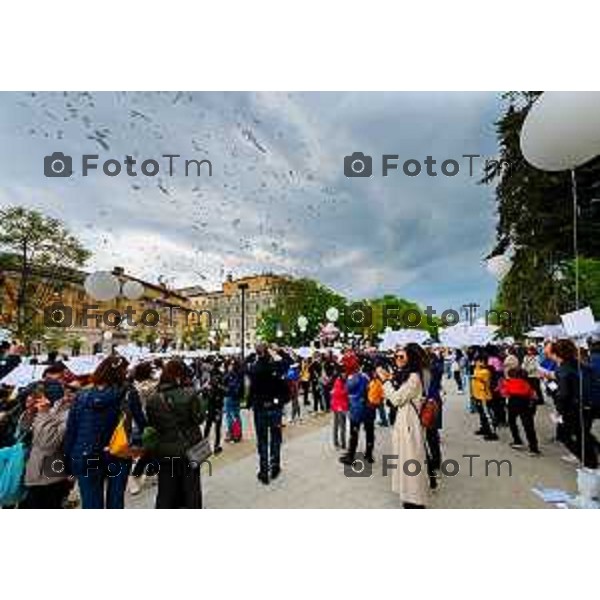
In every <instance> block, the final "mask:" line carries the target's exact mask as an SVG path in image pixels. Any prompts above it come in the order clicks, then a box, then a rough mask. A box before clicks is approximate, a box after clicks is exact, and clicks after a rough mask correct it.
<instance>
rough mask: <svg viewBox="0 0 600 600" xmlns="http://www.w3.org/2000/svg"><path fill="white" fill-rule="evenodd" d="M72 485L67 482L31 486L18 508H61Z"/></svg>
mask: <svg viewBox="0 0 600 600" xmlns="http://www.w3.org/2000/svg"><path fill="white" fill-rule="evenodd" d="M71 487H73V484H72V483H71V482H70V481H68V480H61V481H57V482H56V483H51V484H49V485H32V486H29V487H28V488H27V496H26V497H25V499H24V500H23V502H21V503H20V504H19V508H62V507H63V503H64V501H65V500H66V498H67V496H68V495H69V492H70V491H71Z"/></svg>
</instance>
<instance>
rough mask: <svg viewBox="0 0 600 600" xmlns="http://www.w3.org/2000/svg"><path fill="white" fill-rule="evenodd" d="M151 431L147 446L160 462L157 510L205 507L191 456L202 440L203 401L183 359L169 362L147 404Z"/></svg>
mask: <svg viewBox="0 0 600 600" xmlns="http://www.w3.org/2000/svg"><path fill="white" fill-rule="evenodd" d="M146 412H147V415H148V428H147V430H146V431H145V432H144V447H145V448H146V449H147V451H148V452H149V453H150V456H152V458H155V459H157V460H158V461H159V464H160V470H159V472H158V492H157V494H156V502H155V506H156V508H160V509H162V508H189V509H196V508H202V483H201V478H200V467H201V463H200V464H196V463H195V461H192V460H191V459H190V458H189V457H188V452H189V451H190V449H191V448H193V447H195V446H197V445H198V444H200V443H201V442H202V440H203V435H202V430H201V425H202V423H203V421H204V419H205V411H204V406H203V402H202V398H201V396H200V394H199V393H198V392H196V391H195V390H194V388H193V387H192V385H191V382H190V381H189V379H188V377H187V373H186V367H185V364H184V363H183V361H181V360H175V359H174V360H169V361H168V362H167V363H166V364H165V365H164V367H163V370H162V373H161V376H160V380H159V383H158V386H157V387H156V390H155V392H154V393H153V394H152V395H151V396H150V397H149V398H148V401H147V403H146Z"/></svg>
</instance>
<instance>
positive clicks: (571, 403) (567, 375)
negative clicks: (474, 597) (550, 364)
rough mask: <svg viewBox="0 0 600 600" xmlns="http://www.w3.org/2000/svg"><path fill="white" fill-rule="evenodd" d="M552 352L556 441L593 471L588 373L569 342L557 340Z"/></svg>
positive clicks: (594, 453) (595, 463)
mask: <svg viewBox="0 0 600 600" xmlns="http://www.w3.org/2000/svg"><path fill="white" fill-rule="evenodd" d="M552 352H553V354H554V356H555V357H556V362H557V363H558V370H557V372H556V380H557V383H558V389H557V391H556V396H555V404H556V410H557V411H558V412H559V414H560V416H561V418H562V427H561V435H560V441H561V442H562V443H563V444H564V445H565V446H566V447H567V448H568V449H569V450H570V451H571V453H572V454H574V455H575V456H576V457H577V458H579V460H581V461H582V462H583V464H584V466H586V467H588V468H590V469H596V468H598V454H597V451H596V447H597V444H598V442H597V440H596V438H595V437H594V435H593V434H592V432H591V429H592V421H593V414H592V411H591V406H590V398H589V395H590V392H591V381H592V370H591V369H590V367H589V366H588V365H584V364H581V363H580V362H579V360H578V352H577V347H576V346H575V344H574V343H573V342H571V341H570V340H558V341H557V342H555V343H554V344H552ZM582 392H583V394H582ZM582 454H583V456H582Z"/></svg>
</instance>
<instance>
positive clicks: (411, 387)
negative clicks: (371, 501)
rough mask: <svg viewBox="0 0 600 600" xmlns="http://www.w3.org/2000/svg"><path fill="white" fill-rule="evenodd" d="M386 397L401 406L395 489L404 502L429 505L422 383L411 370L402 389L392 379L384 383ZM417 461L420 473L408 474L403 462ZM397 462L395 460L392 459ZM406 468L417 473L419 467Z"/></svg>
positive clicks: (395, 442)
mask: <svg viewBox="0 0 600 600" xmlns="http://www.w3.org/2000/svg"><path fill="white" fill-rule="evenodd" d="M383 389H384V393H385V397H386V399H387V400H389V401H390V402H391V403H392V404H394V405H395V406H397V407H398V415H397V417H396V422H395V424H394V430H393V432H392V448H393V453H394V454H395V455H397V456H398V459H397V462H396V463H395V464H397V467H398V468H397V469H394V470H393V471H392V490H393V491H394V492H396V493H398V494H400V501H401V502H411V503H413V504H422V505H426V504H427V501H428V495H429V477H428V475H427V464H426V459H427V457H426V453H425V431H424V429H423V426H422V425H421V420H420V419H419V415H418V413H417V410H418V409H419V406H420V404H421V399H422V398H423V386H422V385H421V379H420V377H419V376H418V375H417V374H416V373H411V375H410V376H409V378H408V380H407V381H405V382H404V383H403V384H402V385H401V386H400V388H398V389H394V386H393V385H392V383H391V382H390V381H387V382H386V383H385V384H384V386H383ZM409 460H416V461H418V463H419V465H420V467H421V470H420V473H419V474H418V475H407V474H406V473H405V472H404V469H403V465H405V464H406V461H409ZM392 464H394V462H392ZM407 470H408V471H409V472H410V473H414V472H415V470H416V466H415V465H414V464H413V463H409V465H408V466H407Z"/></svg>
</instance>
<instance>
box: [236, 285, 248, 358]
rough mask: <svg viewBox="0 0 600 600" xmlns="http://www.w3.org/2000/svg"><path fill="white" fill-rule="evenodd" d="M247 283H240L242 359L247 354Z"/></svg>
mask: <svg viewBox="0 0 600 600" xmlns="http://www.w3.org/2000/svg"><path fill="white" fill-rule="evenodd" d="M247 289H248V284H247V283H238V290H240V292H241V293H242V332H241V333H242V361H243V360H244V358H245V354H246V290H247Z"/></svg>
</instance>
